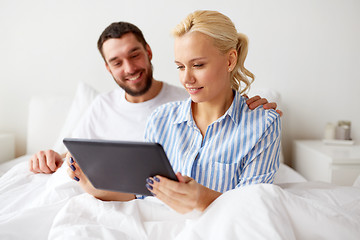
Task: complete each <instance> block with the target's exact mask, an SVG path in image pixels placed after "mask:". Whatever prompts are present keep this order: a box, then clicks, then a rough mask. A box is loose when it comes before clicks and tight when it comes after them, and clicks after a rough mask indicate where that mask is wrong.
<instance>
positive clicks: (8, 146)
mask: <svg viewBox="0 0 360 240" xmlns="http://www.w3.org/2000/svg"><path fill="white" fill-rule="evenodd" d="M14 158H15V137H14V135H13V134H9V133H0V163H2V162H5V161H9V160H11V159H14Z"/></svg>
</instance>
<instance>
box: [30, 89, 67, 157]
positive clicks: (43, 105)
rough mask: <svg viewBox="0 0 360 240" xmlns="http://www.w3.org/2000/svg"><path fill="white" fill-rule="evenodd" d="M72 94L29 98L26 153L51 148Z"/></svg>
mask: <svg viewBox="0 0 360 240" xmlns="http://www.w3.org/2000/svg"><path fill="white" fill-rule="evenodd" d="M71 102H72V96H71V95H68V96H64V95H62V96H58V95H55V96H54V95H37V96H33V97H31V99H30V103H29V114H28V120H27V136H26V153H27V154H34V153H36V152H38V151H40V150H46V149H51V148H52V146H53V144H54V142H55V140H56V137H57V136H58V134H59V132H60V131H61V128H62V127H63V125H64V122H65V116H66V115H67V113H68V112H69V108H70V106H71Z"/></svg>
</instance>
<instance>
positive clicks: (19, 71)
mask: <svg viewBox="0 0 360 240" xmlns="http://www.w3.org/2000/svg"><path fill="white" fill-rule="evenodd" d="M196 9H214V10H218V11H221V12H223V13H225V14H226V15H228V16H229V17H230V18H231V19H233V21H234V22H235V24H236V26H237V28H238V30H239V31H241V32H243V33H245V34H247V35H248V37H249V39H250V50H249V55H248V61H247V65H248V68H249V69H250V70H251V71H252V72H253V73H255V75H256V81H255V83H254V87H255V88H273V89H277V90H278V92H279V93H280V94H281V96H282V103H283V104H281V106H280V108H281V109H282V110H283V111H284V112H285V115H284V117H283V118H282V120H283V147H284V152H285V157H286V159H287V161H288V162H289V161H290V157H291V142H292V141H293V140H294V139H306V138H311V139H320V138H321V137H322V134H323V129H324V126H325V124H326V122H328V121H331V122H336V121H338V120H341V119H345V120H350V121H352V124H353V126H352V136H353V138H354V139H355V140H357V141H359V140H360V111H359V103H360V94H359V91H360V83H359V82H360V81H359V80H360V73H359V70H358V69H359V67H360V46H359V43H360V14H359V13H360V1H357V0H352V1H351V0H304V1H300V0H299V1H288V0H276V1H268V0H262V1H253V0H231V1H230V0H228V1H209V0H197V1H193V0H191V1H190V0H183V1H176V2H175V1H165V0H164V1H154V0H153V1H134V0H132V1H120V0H107V1H95V0H62V1H60V0H59V1H56V0H51V1H50V0H49V1H45V0H32V1H27V0H15V1H14V0H1V1H0V29H1V35H0V36H1V37H0V53H1V54H0V66H1V71H0V132H10V133H14V134H15V135H16V155H17V156H18V155H21V154H23V153H24V152H25V148H26V146H25V139H26V120H27V106H28V101H29V98H30V96H32V95H34V94H44V93H49V94H52V93H64V94H70V95H71V94H73V93H74V91H75V89H74V88H75V86H76V83H77V82H78V81H79V80H84V81H86V82H88V83H89V84H91V85H93V86H94V87H96V88H97V89H99V90H100V91H107V90H110V89H112V88H114V87H115V84H114V83H113V80H112V78H111V77H110V75H109V74H108V73H107V72H106V70H105V68H104V63H103V61H102V59H101V57H100V55H99V54H98V52H97V49H96V42H97V39H98V37H99V35H100V33H101V32H102V30H103V29H104V28H105V27H106V26H107V25H109V24H110V23H111V22H114V21H123V20H124V21H130V22H133V23H135V24H136V25H138V26H139V27H140V28H141V29H142V30H143V32H144V35H145V37H146V38H147V40H148V42H149V44H150V46H151V47H152V50H153V53H154V59H153V65H154V68H155V78H156V79H159V80H165V81H168V82H170V83H173V84H177V85H178V80H177V72H176V67H175V64H174V63H173V49H172V47H173V46H172V44H173V40H172V38H171V36H170V30H171V29H172V27H174V26H175V25H176V24H177V23H178V22H179V21H180V20H181V19H182V18H184V17H185V16H186V15H187V14H188V13H190V12H192V11H194V10H196ZM59 114H61V113H59Z"/></svg>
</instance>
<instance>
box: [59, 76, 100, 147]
mask: <svg viewBox="0 0 360 240" xmlns="http://www.w3.org/2000/svg"><path fill="white" fill-rule="evenodd" d="M98 94H99V92H98V91H96V90H95V89H94V88H93V87H91V86H90V85H88V84H86V83H85V82H82V81H81V82H79V84H78V87H77V90H76V93H75V97H74V100H73V103H72V105H71V107H70V110H69V112H68V114H67V117H66V119H65V123H64V125H63V128H62V130H61V132H60V134H59V137H58V138H57V140H56V142H55V144H54V147H53V150H54V151H56V152H58V153H64V152H66V148H65V146H64V144H63V139H64V138H65V137H70V136H71V133H72V131H73V130H74V129H75V127H76V125H77V123H78V122H79V121H80V119H81V117H82V116H83V115H84V113H85V112H86V110H87V108H88V107H89V106H90V104H91V103H92V101H93V100H94V98H95V97H96V96H97V95H98Z"/></svg>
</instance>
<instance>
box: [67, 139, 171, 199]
mask: <svg viewBox="0 0 360 240" xmlns="http://www.w3.org/2000/svg"><path fill="white" fill-rule="evenodd" d="M63 142H64V144H65V146H66V148H67V149H68V150H69V152H70V153H71V155H72V156H73V157H74V159H75V160H76V162H77V163H78V164H79V166H80V168H81V169H82V171H83V172H84V174H85V175H86V176H87V177H88V179H89V180H90V182H91V183H92V184H93V186H94V187H95V188H98V189H104V190H110V191H118V192H126V193H133V194H140V195H151V193H150V192H149V190H148V189H147V188H146V187H145V184H146V178H148V177H153V176H155V175H161V176H164V177H167V178H169V179H172V180H175V181H177V178H176V175H175V173H174V171H173V169H172V167H171V165H170V163H169V160H168V158H167V157H166V154H165V152H164V150H163V148H162V146H161V145H160V144H158V143H146V142H125V141H108V140H89V139H76V138H65V139H64V140H63Z"/></svg>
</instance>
